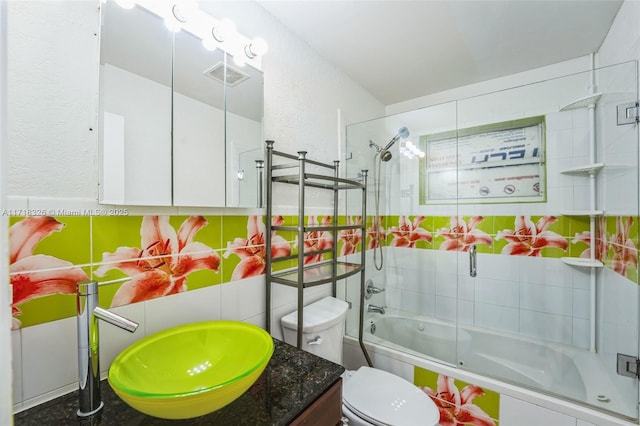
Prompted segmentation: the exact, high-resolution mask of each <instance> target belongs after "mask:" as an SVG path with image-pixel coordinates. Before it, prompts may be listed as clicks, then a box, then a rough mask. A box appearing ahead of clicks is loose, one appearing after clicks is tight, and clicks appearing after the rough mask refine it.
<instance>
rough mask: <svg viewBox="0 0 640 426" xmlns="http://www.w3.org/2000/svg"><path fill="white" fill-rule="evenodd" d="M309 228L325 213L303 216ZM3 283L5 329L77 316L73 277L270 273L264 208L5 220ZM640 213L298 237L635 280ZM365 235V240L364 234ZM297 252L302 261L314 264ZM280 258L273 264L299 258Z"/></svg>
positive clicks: (151, 281) (180, 286) (439, 223)
mask: <svg viewBox="0 0 640 426" xmlns="http://www.w3.org/2000/svg"><path fill="white" fill-rule="evenodd" d="M270 220H271V221H272V224H274V225H285V224H286V225H294V226H295V225H297V223H298V218H297V217H296V216H274V217H272V218H271V219H270ZM304 220H305V223H307V224H308V225H309V226H321V225H322V224H326V223H328V222H329V221H331V220H333V219H332V218H330V217H328V216H308V217H305V218H304ZM361 221H362V218H361V217H359V216H342V217H339V218H338V223H340V224H359V223H361ZM9 226H10V229H9V239H10V249H9V256H10V258H9V262H10V282H11V284H12V287H13V304H12V313H13V323H12V327H13V328H19V327H25V326H30V325H35V324H40V323H43V322H48V321H53V320H57V319H61V318H67V317H71V316H73V315H75V310H76V307H75V291H76V290H75V285H76V282H78V281H83V280H86V279H96V280H98V281H100V282H105V281H107V282H114V284H113V285H106V286H101V287H100V304H101V305H102V306H103V307H109V306H119V305H123V304H127V303H134V302H138V301H144V300H149V299H152V298H156V297H161V296H165V295H169V294H174V293H179V292H183V291H190V290H196V289H199V288H203V287H207V286H211V285H216V284H221V283H223V282H229V281H235V280H239V279H243V278H247V277H252V276H258V275H263V274H265V272H266V250H267V248H266V247H265V243H266V238H265V232H266V225H265V217H264V216H261V215H252V216H219V215H216V216H206V217H204V216H179V215H176V216H113V217H108V216H60V217H52V216H41V217H36V216H33V217H18V216H14V217H10V219H9ZM638 232H639V231H638V217H632V216H611V217H602V218H598V220H597V227H596V232H595V235H594V237H595V242H593V243H592V241H591V239H592V235H591V234H590V232H589V218H588V217H567V216H559V217H555V216H542V217H531V216H490V217H486V216H468V217H461V216H387V217H381V218H380V219H379V220H378V221H377V222H375V218H373V217H368V218H367V231H366V236H363V235H361V232H360V231H359V230H343V231H341V232H340V233H339V234H338V235H337V238H336V241H334V240H333V236H332V235H331V233H328V232H326V231H323V230H322V229H320V230H314V231H310V232H307V233H306V234H305V235H304V241H303V247H302V249H303V250H304V251H305V252H310V251H317V250H327V249H331V248H333V246H334V244H338V247H337V248H338V252H339V254H340V255H349V254H354V253H357V252H358V251H359V250H362V249H363V248H366V249H368V250H371V249H373V248H374V247H378V246H380V245H382V246H392V247H401V248H408V249H426V250H446V251H462V252H464V251H468V250H469V247H470V246H471V245H472V244H476V245H477V247H478V249H479V251H481V252H484V253H487V254H495V255H512V256H513V255H517V256H532V257H541V256H542V257H560V256H573V257H583V258H588V257H590V256H591V250H595V253H594V256H595V258H596V259H598V260H601V261H602V262H603V263H604V264H605V266H606V267H608V268H610V269H611V270H613V271H615V272H616V273H618V274H620V275H622V276H624V277H626V278H627V279H629V280H631V281H634V282H637V279H638V249H637V247H638ZM364 237H366V243H365V242H364V241H363V238H364ZM298 249H299V247H298V240H297V238H296V234H295V233H294V232H290V231H282V230H280V231H277V232H273V233H272V235H271V247H270V250H271V255H272V256H273V257H274V258H277V257H282V256H284V257H287V256H291V255H295V254H296V253H297V250H298ZM323 258H324V256H323V255H322V254H320V255H310V256H306V257H305V262H306V263H311V262H317V261H321V260H322V259H323ZM295 264H296V260H295V259H293V260H287V261H284V262H278V263H277V264H275V265H274V270H281V269H286V268H289V267H292V266H295Z"/></svg>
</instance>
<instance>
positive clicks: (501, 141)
mask: <svg viewBox="0 0 640 426" xmlns="http://www.w3.org/2000/svg"><path fill="white" fill-rule="evenodd" d="M544 136H545V120H544V116H538V117H530V118H526V119H521V120H514V121H508V122H502V123H494V124H489V125H483V126H478V127H471V128H466V129H459V130H457V131H452V132H445V133H438V134H431V135H423V136H421V137H420V145H421V147H422V149H423V151H424V152H425V153H426V156H425V158H424V159H423V160H421V163H420V204H451V203H456V202H458V203H515V202H518V203H521V202H542V201H546V196H545V162H544V148H545V137H544Z"/></svg>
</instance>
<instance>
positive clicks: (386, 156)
mask: <svg viewBox="0 0 640 426" xmlns="http://www.w3.org/2000/svg"><path fill="white" fill-rule="evenodd" d="M408 137H409V129H408V128H406V127H404V126H403V127H400V128H399V129H398V133H396V135H395V136H394V137H393V138H392V139H391V140H390V141H389V143H388V144H386V145H385V147H384V148H381V147H380V146H379V145H378V144H376V143H374V142H373V141H371V140H370V141H369V147H374V148H375V149H376V154H380V159H381V160H382V161H389V160H391V157H392V155H391V152H389V148H391V147H392V146H393V144H394V143H396V142H397V141H398V140H399V139H406V138H408Z"/></svg>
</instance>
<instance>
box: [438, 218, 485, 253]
mask: <svg viewBox="0 0 640 426" xmlns="http://www.w3.org/2000/svg"><path fill="white" fill-rule="evenodd" d="M483 220H484V218H483V217H482V216H473V217H472V218H471V219H469V220H468V221H467V222H465V220H464V219H463V218H462V217H461V216H451V222H450V223H451V226H450V227H449V228H440V229H438V231H437V232H436V236H437V237H443V238H444V239H445V241H443V242H442V243H441V244H440V250H449V251H462V252H468V251H469V249H470V248H471V246H472V245H474V244H476V245H478V244H480V245H485V246H487V247H491V245H492V244H493V240H492V239H491V235H489V234H487V233H486V232H484V231H482V230H480V229H477V228H476V227H477V226H478V225H479V224H480V222H482V221H483Z"/></svg>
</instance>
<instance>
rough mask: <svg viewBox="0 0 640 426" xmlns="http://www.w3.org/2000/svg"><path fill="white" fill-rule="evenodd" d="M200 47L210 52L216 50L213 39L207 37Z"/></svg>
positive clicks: (216, 46) (216, 45)
mask: <svg viewBox="0 0 640 426" xmlns="http://www.w3.org/2000/svg"><path fill="white" fill-rule="evenodd" d="M202 45H203V46H204V48H205V49H207V50H210V51H212V52H213V51H214V50H216V49H217V48H218V42H217V41H216V39H214V38H213V37H207V38H205V39H203V40H202Z"/></svg>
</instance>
